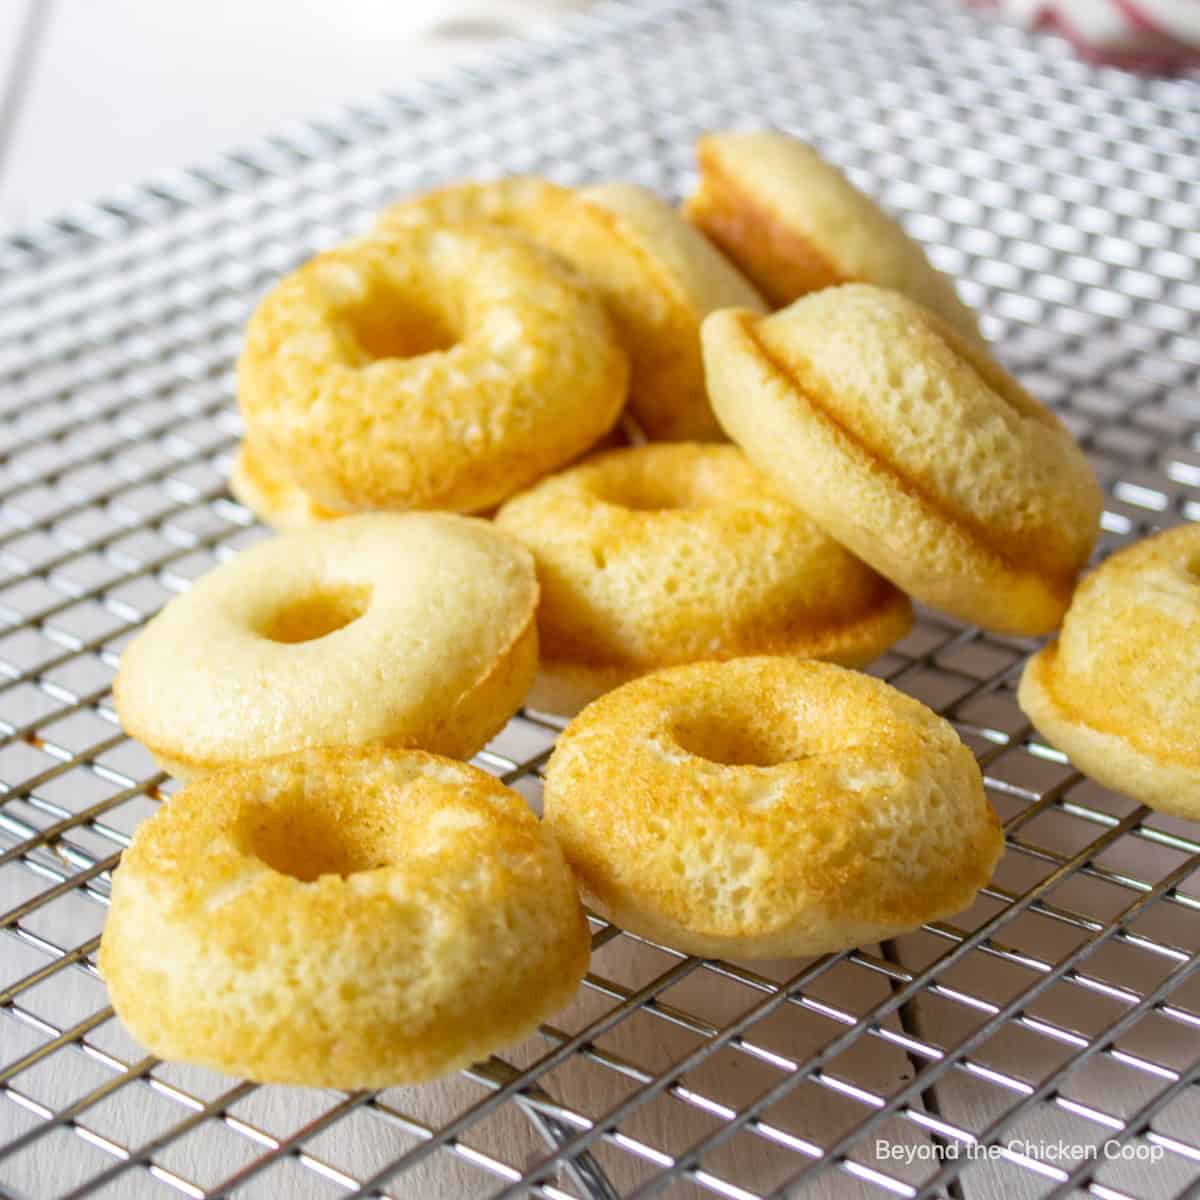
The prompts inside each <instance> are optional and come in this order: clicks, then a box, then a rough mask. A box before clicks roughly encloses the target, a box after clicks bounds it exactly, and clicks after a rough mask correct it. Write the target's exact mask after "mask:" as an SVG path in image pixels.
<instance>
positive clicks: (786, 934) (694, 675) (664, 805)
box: [545, 657, 1003, 958]
mask: <svg viewBox="0 0 1200 1200" xmlns="http://www.w3.org/2000/svg"><path fill="white" fill-rule="evenodd" d="M722 676H726V677H727V679H722ZM738 710H740V711H738ZM693 714H707V715H709V716H711V718H712V719H713V720H714V721H715V722H718V723H720V722H722V721H725V720H729V719H732V720H733V721H734V722H735V723H737V724H739V725H743V724H749V725H752V726H753V728H755V729H757V730H760V731H763V733H764V736H765V737H767V738H768V739H769V738H771V737H773V736H778V738H779V739H780V742H781V743H782V744H784V745H785V746H786V745H787V743H788V741H789V738H790V736H791V735H790V734H789V732H788V730H789V729H792V728H795V727H797V726H799V727H800V728H801V729H802V730H803V733H802V734H801V736H800V738H799V739H798V744H797V745H795V746H794V747H789V748H788V749H786V750H785V751H784V754H785V756H786V757H785V758H784V759H783V760H782V761H781V762H780V763H779V764H778V765H777V766H775V767H771V766H756V765H748V766H739V765H731V766H720V765H718V764H719V763H720V762H721V761H722V760H721V759H720V758H717V759H715V760H710V759H707V758H705V757H704V754H705V753H706V751H705V750H704V749H703V748H697V747H696V746H695V745H689V746H687V747H683V749H685V750H686V751H687V753H683V754H680V753H679V750H680V749H681V745H680V743H679V742H678V741H676V740H673V738H674V735H673V733H672V730H673V728H674V726H675V723H676V722H678V721H679V720H680V719H681V717H682V719H684V720H686V719H688V718H689V717H691V716H692V715H693ZM618 748H619V749H618ZM788 759H790V760H791V761H787V760H788ZM885 796H886V798H887V802H886V804H884V803H882V800H883V797H885ZM545 802H546V819H547V820H548V821H549V822H550V823H551V827H552V828H553V830H554V831H555V833H556V834H557V835H558V838H559V841H560V844H561V845H562V846H563V850H564V853H565V854H566V855H567V859H568V861H569V862H570V863H571V866H572V868H573V869H574V870H575V872H576V875H577V876H578V878H579V880H580V883H581V885H582V887H583V889H584V891H585V894H586V895H588V896H590V897H591V898H592V899H593V900H594V901H595V902H596V904H597V906H598V908H599V910H600V911H601V912H602V913H604V914H605V915H606V916H609V915H611V916H612V918H613V919H614V920H616V921H617V922H618V923H623V924H624V925H625V926H626V927H628V928H630V929H632V930H633V931H634V932H641V933H644V934H645V935H646V936H650V937H655V938H658V939H660V940H663V941H665V942H667V943H668V944H670V945H673V946H676V947H678V948H680V949H684V950H688V951H689V952H691V953H699V954H709V953H719V954H727V955H729V956H731V957H734V958H738V957H742V958H758V957H783V956H788V955H795V954H816V953H825V952H829V951H834V950H840V949H844V948H845V947H847V946H851V945H856V944H862V943H863V942H864V941H870V940H874V939H876V938H878V937H881V936H888V935H889V934H895V933H897V932H900V931H902V930H905V929H911V928H914V927H915V926H917V925H919V924H920V923H922V922H923V921H928V920H933V919H936V918H937V917H941V916H947V915H949V914H951V913H953V912H956V911H959V910H961V909H962V908H963V907H965V906H966V905H967V904H968V903H970V900H971V898H972V897H973V895H974V894H975V892H976V891H977V890H978V889H979V888H980V887H981V886H983V885H984V884H985V883H986V882H987V880H988V878H989V877H990V875H991V871H992V868H993V867H994V865H995V862H996V860H997V858H998V857H999V855H1000V853H1001V851H1002V848H1003V838H1002V836H1001V833H1000V827H999V822H998V820H997V818H996V815H995V813H994V812H993V811H992V808H991V806H990V804H988V802H987V799H986V797H985V795H984V791H983V787H982V782H981V780H980V776H979V770H978V767H977V765H976V764H975V762H974V758H973V756H972V755H971V753H970V751H969V750H968V749H967V748H966V747H965V746H964V745H963V744H962V742H961V740H960V739H959V738H958V736H957V735H956V734H955V732H954V731H953V729H952V728H951V727H950V726H949V724H948V723H947V722H945V721H943V720H941V719H940V718H938V717H936V716H935V714H933V713H932V712H930V711H929V710H928V709H927V708H925V706H924V705H921V704H919V702H917V701H915V700H913V699H912V698H911V697H907V696H903V695H901V693H899V692H897V691H896V689H894V688H892V687H890V686H889V685H887V684H885V683H883V682H882V681H880V680H876V679H874V678H872V677H870V676H865V675H862V674H860V673H858V672H851V671H846V670H844V669H842V668H839V667H836V666H831V665H830V664H827V663H819V662H814V661H801V660H796V659H780V658H765V657H764V658H746V659H740V660H735V661H733V662H728V663H720V664H718V663H696V664H691V665H689V666H685V667H676V668H673V669H671V670H668V671H662V672H658V673H656V674H654V675H649V676H645V677H643V678H642V679H639V680H636V681H635V682H633V683H630V684H628V685H626V686H625V687H622V688H619V689H617V690H616V691H613V692H610V693H608V695H606V696H604V697H602V698H601V699H600V700H598V701H596V703H594V704H592V705H590V706H589V707H588V708H587V709H585V710H584V711H583V712H582V713H581V714H580V715H579V716H578V717H577V718H576V719H575V720H574V721H573V722H572V723H571V725H570V726H568V728H567V730H566V731H565V732H564V733H563V734H562V735H561V736H560V738H559V740H558V744H557V746H556V748H555V751H554V755H553V756H552V758H551V760H550V764H549V766H548V768H547V773H546V787H545ZM685 864H686V866H685ZM756 872H757V874H756ZM751 879H753V880H754V881H755V882H754V884H753V885H751V884H750V880H751ZM701 881H706V883H707V885H710V886H707V885H706V883H705V882H701ZM739 892H742V893H744V894H742V895H740V896H739V895H738V893H739Z"/></svg>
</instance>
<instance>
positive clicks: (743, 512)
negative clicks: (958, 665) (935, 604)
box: [496, 442, 912, 713]
mask: <svg viewBox="0 0 1200 1200" xmlns="http://www.w3.org/2000/svg"><path fill="white" fill-rule="evenodd" d="M496 524H497V525H499V526H500V528H502V529H504V530H507V531H508V532H509V533H511V534H513V535H514V536H516V537H518V538H519V539H520V540H521V541H523V542H524V543H525V544H526V545H527V546H528V547H529V548H530V549H531V550H532V551H533V556H534V561H535V563H536V566H537V572H538V580H539V582H540V584H541V595H542V598H541V603H540V605H539V608H538V635H539V636H538V640H539V643H540V646H541V662H540V664H539V674H538V678H537V681H536V682H535V684H534V686H533V689H532V691H531V692H530V695H529V701H528V702H529V703H530V704H531V705H532V706H533V707H534V708H541V709H544V710H546V711H549V712H557V713H574V712H576V711H578V710H579V709H580V708H581V707H582V706H583V705H584V704H587V703H588V702H589V701H591V700H593V699H594V698H595V697H596V696H598V695H600V693H601V692H605V691H608V690H609V689H610V688H613V687H616V686H617V685H618V684H620V683H624V682H625V681H626V680H628V679H632V678H634V677H635V676H637V675H641V674H644V673H645V672H646V671H652V670H655V669H656V668H658V667H664V666H671V665H674V664H676V663H684V662H694V661H695V660H697V659H703V658H712V659H719V658H734V657H737V656H739V655H745V654H797V655H802V656H806V657H807V656H815V657H818V658H826V659H830V660H832V661H834V662H840V663H845V664H847V665H852V666H857V665H860V664H862V663H866V662H869V661H870V660H871V659H873V658H875V657H877V656H878V655H879V654H881V653H882V652H883V651H884V650H885V649H886V648H887V647H888V646H890V645H891V644H892V642H894V641H895V640H896V639H897V638H899V637H903V636H904V634H905V633H907V632H908V629H909V626H910V625H911V624H912V609H911V605H910V604H909V601H908V597H907V596H904V595H903V594H901V593H900V592H898V591H897V590H896V589H895V588H894V587H892V585H891V584H889V583H888V582H887V581H886V580H885V579H882V578H881V577H880V576H878V575H876V574H875V572H874V571H872V570H870V568H868V567H867V566H865V565H864V564H863V563H862V562H860V561H859V560H858V559H856V558H855V557H853V555H851V554H850V553H849V552H847V551H846V550H844V549H843V548H842V547H841V546H840V545H838V543H837V542H835V541H833V540H832V539H831V538H829V537H826V535H825V534H823V533H822V532H821V531H820V529H819V528H818V527H817V526H816V525H815V524H814V523H813V522H812V521H811V520H810V519H809V518H808V517H806V516H805V515H804V513H802V512H801V511H800V510H799V509H798V508H796V507H795V505H793V504H792V503H790V502H789V501H788V500H787V499H785V498H784V496H783V495H782V494H781V493H780V492H779V490H778V489H777V488H776V487H775V486H774V485H773V484H772V483H771V482H770V481H769V480H768V479H767V478H766V477H765V476H764V475H762V474H761V473H760V472H759V471H758V470H756V469H755V468H754V467H753V466H751V464H750V463H749V461H748V460H747V459H746V456H745V455H744V454H743V453H742V451H741V450H739V449H738V448H737V447H736V446H701V445H692V444H686V443H674V444H669V443H662V442H659V443H654V444H651V445H647V446H641V447H639V448H636V449H628V450H614V451H610V452H608V453H606V454H599V455H594V456H593V457H591V458H589V459H585V460H584V461H583V462H582V463H581V464H579V465H578V466H575V467H572V468H571V469H570V470H567V471H564V472H562V473H561V474H559V475H553V476H551V477H550V478H548V479H544V480H542V482H541V483H539V484H538V485H537V486H536V487H534V488H533V489H532V490H531V491H528V492H525V493H524V494H523V495H520V496H516V497H514V498H513V499H512V500H510V501H508V503H507V504H506V505H505V506H504V507H503V508H502V509H501V510H500V512H499V514H497V516H496Z"/></svg>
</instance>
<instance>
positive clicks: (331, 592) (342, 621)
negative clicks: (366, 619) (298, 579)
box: [258, 584, 371, 644]
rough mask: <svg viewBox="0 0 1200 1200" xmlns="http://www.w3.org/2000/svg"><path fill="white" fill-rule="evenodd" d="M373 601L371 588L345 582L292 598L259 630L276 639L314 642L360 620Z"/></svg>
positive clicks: (266, 636)
mask: <svg viewBox="0 0 1200 1200" xmlns="http://www.w3.org/2000/svg"><path fill="white" fill-rule="evenodd" d="M370 603H371V589H370V588H369V587H365V586H355V585H353V584H342V585H340V586H331V587H324V588H320V589H319V590H317V591H314V592H310V593H308V594H307V595H305V596H298V597H296V598H295V599H293V600H290V601H289V602H288V603H287V604H285V605H284V606H283V607H282V608H279V609H276V610H275V612H273V613H271V615H270V616H269V617H268V619H267V620H266V622H265V623H264V624H263V625H262V626H261V627H260V628H259V630H258V632H259V633H260V634H261V635H262V636H263V637H265V638H267V639H268V640H270V641H272V642H284V643H288V644H291V643H295V642H313V641H316V639H317V638H323V637H328V636H329V634H331V633H336V632H337V631H338V630H339V629H344V628H345V627H346V626H347V625H349V624H351V623H352V622H354V621H357V620H358V618H359V617H361V616H362V615H363V613H365V612H366V611H367V608H368V607H369V605H370Z"/></svg>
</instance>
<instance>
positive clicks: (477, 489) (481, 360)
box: [238, 226, 628, 512]
mask: <svg viewBox="0 0 1200 1200" xmlns="http://www.w3.org/2000/svg"><path fill="white" fill-rule="evenodd" d="M627 378H628V363H627V359H626V355H625V352H624V351H623V350H622V349H621V347H620V344H619V343H618V341H617V334H616V331H615V329H614V328H613V326H612V323H611V322H610V320H609V318H608V316H607V314H606V312H605V310H604V306H603V304H602V303H601V302H600V301H599V300H598V299H597V298H596V296H595V295H594V294H593V292H592V290H591V289H590V288H589V287H588V286H587V285H586V284H584V283H583V282H582V281H580V280H578V279H577V278H575V277H574V276H572V275H570V274H569V273H568V272H567V271H566V270H565V269H564V268H563V267H561V266H560V265H559V264H558V263H557V262H556V261H555V260H554V259H553V258H552V257H551V256H550V255H548V254H546V253H544V252H543V251H540V250H538V248H537V247H535V246H533V245H532V244H530V243H529V242H528V241H526V240H525V239H522V238H519V237H516V236H514V235H512V234H510V233H507V232H505V231H503V230H498V229H487V228H483V227H477V228H471V229H468V228H465V227H463V228H458V229H439V228H434V227H431V226H422V227H414V228H410V229H394V230H390V231H388V232H385V233H377V234H375V235H373V236H371V237H366V238H360V239H358V240H357V241H353V242H348V243H346V244H345V245H343V246H340V247H338V248H337V249H335V250H330V251H329V252H328V253H325V254H321V255H318V256H317V257H316V258H314V259H313V260H312V261H311V262H309V263H306V264H305V265H304V266H302V267H301V268H300V269H299V270H297V271H294V272H293V273H292V274H290V275H288V276H287V277H285V278H284V279H283V280H281V281H280V282H279V283H278V284H277V285H276V286H275V287H274V288H273V289H272V290H271V291H270V292H268V293H267V295H266V297H265V298H264V299H263V301H262V303H261V304H260V305H259V306H258V308H257V309H256V310H255V312H254V315H253V316H252V317H251V318H250V322H249V324H248V325H247V327H246V342H245V347H244V349H243V351H242V356H241V359H240V360H239V362H238V402H239V404H240V405H241V408H242V415H243V417H244V419H245V422H246V429H247V436H248V437H249V439H250V440H251V441H252V442H253V443H255V444H256V445H260V446H263V447H264V448H265V449H266V450H267V451H269V452H270V453H271V454H272V455H273V456H274V457H275V459H276V460H277V461H283V462H286V463H287V469H288V472H289V474H290V475H291V477H292V478H293V480H294V481H295V482H296V483H297V484H299V485H300V487H301V488H302V489H303V491H304V492H306V493H307V494H308V495H309V496H310V497H311V498H312V500H313V501H314V502H316V503H317V504H319V505H321V506H322V507H324V508H329V509H334V510H341V511H355V510H361V509H405V508H449V509H455V510H459V511H463V512H470V511H475V510H478V509H483V508H488V507H489V506H491V505H494V504H496V503H498V502H499V501H501V500H503V499H504V498H505V497H506V496H508V495H510V494H512V493H513V492H515V491H519V490H520V489H521V488H522V487H525V486H528V485H529V484H530V483H532V482H534V480H536V479H539V478H540V477H541V476H542V475H545V474H546V473H547V472H548V471H551V470H553V469H554V468H555V467H558V466H561V465H562V464H563V463H566V462H569V461H570V460H571V459H572V458H575V457H576V456H577V455H579V454H580V453H582V452H583V451H584V450H585V449H587V447H588V446H590V445H591V444H592V443H593V442H594V441H595V440H596V439H597V438H599V437H600V436H601V435H602V434H603V433H604V432H605V431H606V430H608V429H609V428H610V427H611V426H612V425H613V423H614V422H615V421H616V419H617V417H618V415H619V414H620V411H621V407H622V405H623V403H624V399H625V391H626V381H627Z"/></svg>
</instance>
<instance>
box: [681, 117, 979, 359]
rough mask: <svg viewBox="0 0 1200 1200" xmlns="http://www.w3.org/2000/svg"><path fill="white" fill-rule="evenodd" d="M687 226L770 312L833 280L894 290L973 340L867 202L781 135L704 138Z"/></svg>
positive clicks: (911, 250) (936, 283)
mask: <svg viewBox="0 0 1200 1200" xmlns="http://www.w3.org/2000/svg"><path fill="white" fill-rule="evenodd" d="M697 156H698V158H699V163H700V186H699V189H698V190H697V192H696V194H695V195H694V196H692V197H691V199H690V200H688V202H687V205H686V206H685V212H686V215H687V218H688V220H690V221H691V222H692V223H693V224H695V225H696V226H698V227H699V228H700V229H702V230H703V231H704V232H705V233H706V234H707V235H708V236H709V237H710V238H712V240H713V241H714V242H715V243H716V244H717V245H718V246H719V247H720V248H721V249H722V250H723V251H724V252H725V253H726V254H727V255H728V256H729V257H730V258H731V259H732V260H733V261H734V262H735V263H736V264H737V265H738V266H739V267H740V268H741V269H742V271H743V272H745V274H746V275H747V276H748V277H749V278H750V279H751V280H753V282H754V283H755V285H756V286H757V287H758V289H759V291H761V292H762V294H763V295H764V296H766V297H767V299H768V300H770V301H771V303H772V304H773V305H775V306H776V307H782V306H783V305H785V304H790V303H791V302H792V301H793V300H795V299H796V298H797V297H799V296H803V295H804V294H805V293H807V292H815V291H819V290H820V289H821V288H826V287H832V286H834V285H835V284H839V283H874V284H878V285H879V286H880V287H889V288H894V289H895V290H896V291H898V292H904V293H905V294H906V295H908V296H911V297H912V299H914V300H916V301H918V302H919V303H921V304H923V305H925V307H926V308H931V309H933V311H934V312H936V313H937V314H938V315H939V316H940V317H941V318H942V319H943V320H945V321H948V322H949V323H950V324H951V325H953V326H954V327H955V328H956V329H957V330H958V331H959V333H961V334H964V335H965V336H967V337H972V338H976V339H978V338H979V336H980V334H979V327H978V325H977V324H976V321H975V314H974V313H972V312H971V310H970V309H969V308H967V306H966V305H965V304H963V302H962V301H961V300H960V299H959V298H958V293H957V292H956V291H955V289H954V284H953V282H952V281H951V280H950V279H949V278H948V277H947V276H945V275H943V274H942V273H941V272H940V271H938V270H936V269H935V268H934V267H933V266H931V265H930V263H929V260H928V259H927V258H926V257H925V251H924V250H923V249H922V248H921V246H920V245H919V244H918V243H917V242H915V241H913V239H912V238H910V237H909V236H908V234H907V233H905V232H904V230H903V229H902V228H901V227H900V226H899V225H898V224H897V223H896V222H895V221H893V220H892V218H891V217H889V216H887V214H886V213H884V212H883V210H882V209H880V208H879V206H878V205H877V204H876V203H875V202H874V201H873V200H872V199H870V197H868V196H865V195H864V194H863V193H862V192H860V191H859V190H858V189H857V188H856V187H855V186H854V185H853V184H852V183H851V182H850V181H849V180H848V179H847V178H846V177H845V176H844V175H843V174H842V173H841V171H839V170H838V169H837V168H836V167H835V166H833V165H832V164H831V163H828V162H826V161H825V160H824V159H823V158H822V157H821V156H820V155H819V154H818V153H817V152H816V151H815V150H814V149H813V148H812V147H811V146H809V145H807V144H806V143H805V142H802V141H800V140H799V139H798V138H794V137H789V136H788V135H787V134H785V133H774V132H770V131H760V132H757V133H711V134H709V135H708V136H707V137H703V138H701V139H700V141H699V143H698V145H697Z"/></svg>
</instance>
